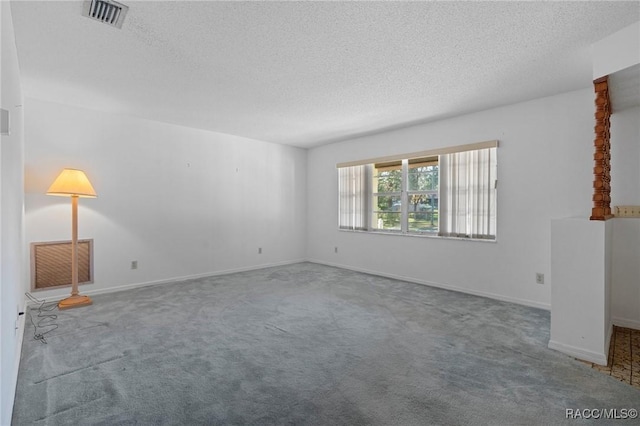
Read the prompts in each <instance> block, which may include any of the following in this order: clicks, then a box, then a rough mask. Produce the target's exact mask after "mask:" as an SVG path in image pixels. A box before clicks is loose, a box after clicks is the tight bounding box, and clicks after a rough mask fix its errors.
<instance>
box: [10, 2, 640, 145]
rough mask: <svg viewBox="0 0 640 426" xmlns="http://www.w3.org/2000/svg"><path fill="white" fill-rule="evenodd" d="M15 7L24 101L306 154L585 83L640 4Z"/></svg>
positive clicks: (52, 4) (639, 16)
mask: <svg viewBox="0 0 640 426" xmlns="http://www.w3.org/2000/svg"><path fill="white" fill-rule="evenodd" d="M123 3H125V4H127V5H128V6H129V13H128V15H127V17H126V19H125V22H124V25H123V26H122V29H121V30H118V29H115V28H111V27H108V26H106V25H104V24H101V23H99V22H96V21H93V20H90V19H88V18H86V17H84V16H82V15H81V12H82V2H81V1H63V2H56V1H45V2H31V1H16V0H14V1H13V2H12V5H11V6H12V12H13V19H14V27H15V31H16V43H17V47H18V57H19V62H20V68H21V73H22V77H23V86H24V92H25V94H26V95H27V96H32V97H37V98H40V99H44V100H52V101H56V102H63V103H68V104H72V105H79V106H84V107H88V108H93V109H99V110H105V111H112V112H118V113H124V114H131V115H135V116H138V117H144V118H149V119H153V120H158V121H163V122H168V123H176V124H181V125H185V126H190V127H195V128H202V129H209V130H213V131H217V132H223V133H230V134H234V135H239V136H245V137H249V138H255V139H261V140H265V141H270V142H277V143H283V144H291V145H295V146H301V147H308V146H314V145H319V144H322V143H327V142H331V141H335V140H340V139H344V138H346V137H348V136H353V135H359V134H366V133H372V132H375V131H378V130H381V129H385V128H392V127H398V126H401V125H404V124H408V123H416V122H424V121H429V120H435V119H438V118H443V117H447V116H452V115H458V114H461V113H465V112H470V111H476V110H480V109H485V108H489V107H493V106H498V105H505V104H510V103H514V102H519V101H523V100H527V99H533V98H538V97H542V96H547V95H551V94H554V93H558V92H564V91H570V90H575V89H579V88H586V87H590V85H591V56H590V45H591V44H592V43H593V42H595V41H597V40H600V39H602V38H604V37H606V36H608V35H609V34H612V33H614V32H616V31H617V30H619V29H621V28H623V27H625V26H627V25H629V24H631V23H633V22H636V21H638V20H640V2H637V1H633V2H522V3H519V2H518V3H516V2H218V1H215V2H213V1H212V2H205V1H199V2H185V1H161V2H149V1H137V2H136V1H128V0H123Z"/></svg>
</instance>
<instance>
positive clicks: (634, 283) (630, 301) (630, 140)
mask: <svg viewBox="0 0 640 426" xmlns="http://www.w3.org/2000/svg"><path fill="white" fill-rule="evenodd" d="M611 205H612V206H616V205H625V206H628V205H632V206H638V205H640V108H638V107H636V108H629V109H625V110H622V111H616V112H614V114H613V115H612V116H611ZM613 222H614V225H613V247H612V267H613V272H612V274H613V285H612V287H613V288H612V295H611V297H612V301H611V309H612V317H613V323H614V324H616V325H620V326H623V327H631V328H636V329H640V219H637V218H616V219H613Z"/></svg>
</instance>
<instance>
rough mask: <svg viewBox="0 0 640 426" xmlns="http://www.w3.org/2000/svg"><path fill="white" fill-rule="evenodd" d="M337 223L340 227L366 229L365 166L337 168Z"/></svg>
mask: <svg viewBox="0 0 640 426" xmlns="http://www.w3.org/2000/svg"><path fill="white" fill-rule="evenodd" d="M338 192H339V201H338V210H339V213H338V221H339V223H338V225H339V226H340V229H350V230H366V229H367V210H368V206H367V171H366V166H365V165H361V166H351V167H341V168H339V169H338Z"/></svg>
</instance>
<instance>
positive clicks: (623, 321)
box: [611, 317, 640, 330]
mask: <svg viewBox="0 0 640 426" xmlns="http://www.w3.org/2000/svg"><path fill="white" fill-rule="evenodd" d="M611 322H612V323H613V324H614V325H617V326H618V327H625V328H633V329H634V330H640V321H638V320H634V319H629V318H620V317H613V318H612V319H611Z"/></svg>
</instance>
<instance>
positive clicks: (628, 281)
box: [611, 218, 640, 330]
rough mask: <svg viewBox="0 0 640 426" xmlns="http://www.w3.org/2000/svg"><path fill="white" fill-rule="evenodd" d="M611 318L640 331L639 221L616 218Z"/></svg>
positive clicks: (618, 323) (617, 323) (616, 322)
mask: <svg viewBox="0 0 640 426" xmlns="http://www.w3.org/2000/svg"><path fill="white" fill-rule="evenodd" d="M612 222H613V248H612V269H613V272H612V273H613V285H612V287H613V288H612V295H611V298H612V301H611V310H612V317H613V318H612V319H613V323H614V324H615V325H619V326H622V327H631V328H635V329H637V330H640V219H638V218H616V219H613V221H612Z"/></svg>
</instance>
